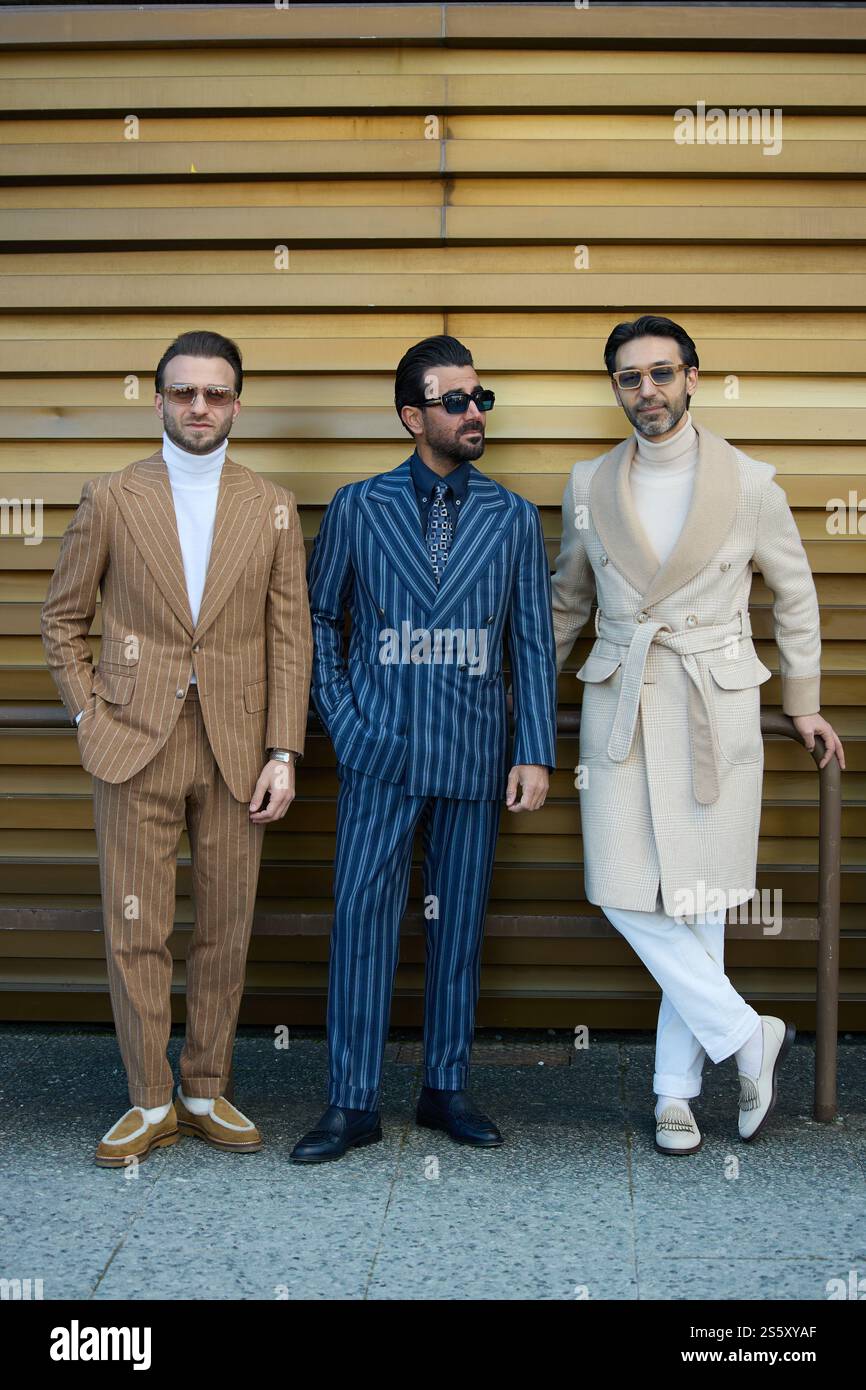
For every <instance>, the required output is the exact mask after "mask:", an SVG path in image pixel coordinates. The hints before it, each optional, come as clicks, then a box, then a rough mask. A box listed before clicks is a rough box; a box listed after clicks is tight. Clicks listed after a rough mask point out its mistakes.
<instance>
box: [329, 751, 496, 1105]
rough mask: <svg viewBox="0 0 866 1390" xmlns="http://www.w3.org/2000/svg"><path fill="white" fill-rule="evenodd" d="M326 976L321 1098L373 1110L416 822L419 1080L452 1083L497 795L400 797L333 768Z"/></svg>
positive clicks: (472, 996) (471, 992)
mask: <svg viewBox="0 0 866 1390" xmlns="http://www.w3.org/2000/svg"><path fill="white" fill-rule="evenodd" d="M338 771H339V776H340V791H339V796H338V799H337V843H336V858H335V872H334V925H333V929H332V932H331V953H330V966H329V979H328V1065H329V1083H330V1090H329V1103H330V1104H331V1105H340V1106H345V1107H348V1108H350V1109H354V1110H375V1109H377V1108H378V1106H379V1097H380V1085H381V1072H382V1056H383V1053H384V1049H385V1041H386V1038H387V1035H388V1019H389V1015H390V1011H391V995H392V993H393V989H394V975H395V972H396V969H397V959H398V955H399V933H400V920H401V918H402V916H403V912H404V910H405V907H406V899H407V896H408V890H409V871H410V867H411V859H412V842H413V838H414V834H415V830H416V827H417V826H419V825H420V827H421V834H422V840H423V847H424V893H425V897H429V896H430V895H433V897H434V900H435V904H434V905H435V906H436V910H437V911H438V916H430V917H428V916H427V915H426V913H425V924H424V925H425V930H426V936H427V965H426V974H425V984H424V1084H425V1085H426V1086H433V1087H435V1088H436V1089H437V1090H462V1089H463V1088H464V1087H465V1086H466V1082H467V1077H468V1073H469V1053H470V1050H471V1047H472V1038H473V1032H474V1027H475V1007H476V1004H477V1002H478V991H479V978H480V962H481V941H482V935H483V928H484V916H485V912H486V908H487V897H488V894H489V891H490V877H491V874H492V871H493V855H494V851H495V849H496V837H497V832H498V829H499V816H500V811H501V807H502V802H501V801H498V800H497V801H464V800H456V799H451V798H448V797H424V796H407V795H406V793H405V790H404V788H403V787H402V786H401V785H400V784H398V783H394V782H384V781H380V780H379V778H377V777H370V776H368V775H367V774H366V773H363V772H358V771H357V770H356V769H354V768H351V767H348V766H347V765H345V764H344V765H341V766H340V767H339V769H338Z"/></svg>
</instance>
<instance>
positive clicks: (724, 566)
mask: <svg viewBox="0 0 866 1390" xmlns="http://www.w3.org/2000/svg"><path fill="white" fill-rule="evenodd" d="M730 568H731V562H730V560H723V561H722V563H721V564H720V565H719V569H720V570H729V569H730Z"/></svg>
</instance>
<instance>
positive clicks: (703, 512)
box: [589, 425, 739, 608]
mask: <svg viewBox="0 0 866 1390" xmlns="http://www.w3.org/2000/svg"><path fill="white" fill-rule="evenodd" d="M695 430H696V432H697V436H698V462H697V467H696V469H695V481H694V487H693V489H692V498H691V504H690V506H689V511H688V514H687V516H686V519H685V521H684V523H683V529H682V531H681V532H680V534H679V537H678V538H677V543H676V545H675V546H674V548H673V550H672V551H671V553H670V555H669V556H668V558H667V560H666V561H665V563H664V564H663V565H660V564H659V558H658V556H657V555H656V554H655V551H654V550H653V548H652V545H651V544H650V540H649V537H648V536H647V533H646V531H645V530H644V528H643V526H642V525H641V522H640V518H639V516H638V514H637V509H636V507H635V505H634V499H633V498H632V493H631V485H630V482H629V471H630V469H631V465H632V460H633V459H634V456H635V452H636V449H637V440H636V439H635V437H634V435H630V436H629V438H628V439H626V440H624V441H623V442H622V444H618V445H617V446H616V448H614V449H611V451H610V453H608V454H606V455H605V457H604V458H603V459H602V461H601V463H600V464H599V466H598V468H597V469H596V470H595V473H594V474H593V476H592V481H591V483H590V492H589V498H590V511H591V514H592V520H593V524H594V525H595V529H596V531H597V532H598V535H599V538H600V540H601V543H602V545H603V546H604V548H605V550H606V551H607V553H608V554H609V556H610V558H611V560H612V561H613V563H614V564H615V565H616V567H617V569H618V570H619V571H620V573H621V574H624V575H625V577H626V579H628V581H629V583H630V584H632V585H633V586H634V587H635V588H636V589H637V590H638V592H639V593H640V595H641V603H642V607H644V608H649V607H650V606H651V605H652V604H654V603H659V602H660V601H661V600H662V599H664V598H667V597H668V595H669V594H672V593H674V592H675V591H676V590H677V589H680V588H682V586H683V585H684V584H687V583H688V582H689V580H690V579H693V578H694V576H695V575H696V574H697V573H698V571H699V570H700V569H702V568H703V567H704V565H705V564H706V563H707V561H708V559H709V558H710V557H711V556H712V555H714V554H715V553H716V551H717V550H718V548H719V546H720V545H721V544H722V542H723V541H724V539H725V537H726V536H727V534H728V532H729V531H730V529H731V527H732V525H733V523H734V518H735V516H736V510H737V500H738V497H739V469H738V465H737V456H736V453H735V452H734V450H733V448H732V447H731V445H730V444H729V443H728V442H727V440H726V439H721V438H720V437H719V436H718V435H716V434H713V433H712V432H711V431H710V430H708V429H707V428H706V427H705V426H704V425H695Z"/></svg>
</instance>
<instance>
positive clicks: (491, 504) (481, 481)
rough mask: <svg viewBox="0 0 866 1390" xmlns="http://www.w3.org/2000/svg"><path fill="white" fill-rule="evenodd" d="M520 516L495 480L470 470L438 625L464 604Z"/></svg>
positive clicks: (442, 588)
mask: <svg viewBox="0 0 866 1390" xmlns="http://www.w3.org/2000/svg"><path fill="white" fill-rule="evenodd" d="M516 515H517V508H516V507H511V506H509V505H508V500H507V498H505V497H503V495H502V493H501V492H500V490H499V488H498V487H497V486H496V484H495V483H494V482H493V481H492V479H490V478H488V477H486V476H485V475H484V474H483V473H481V472H479V470H478V469H477V468H475V467H474V466H472V467H470V472H469V490H468V493H467V496H466V501H465V503H464V505H463V507H462V509H461V513H460V520H459V522H458V525H457V529H456V531H455V533H454V540H453V541H452V542H451V549H450V551H449V553H448V563H447V564H446V566H445V571H444V573H443V575H442V580H441V583H440V585H439V588H438V590H437V594H436V602H435V604H434V606H433V612H432V614H431V619H432V620H433V621H434V622H435V621H438V619H439V618H440V617H444V616H445V615H446V614H447V613H449V612H451V611H453V610H454V609H455V608H456V607H457V605H458V604H459V603H460V602H461V600H462V599H463V596H464V595H465V594H466V593H467V591H468V590H469V589H470V588H471V587H472V585H473V584H474V583H475V580H476V579H477V577H478V575H479V573H480V572H481V571H482V570H483V569H484V568H485V567H486V566H488V565H489V564H490V559H491V556H492V555H493V553H494V552H495V550H496V549H497V547H498V546H500V545H501V544H502V536H501V531H502V528H503V527H504V526H505V525H507V524H509V523H513V521H514V518H515V517H516ZM429 563H430V562H429V560H428V564H429Z"/></svg>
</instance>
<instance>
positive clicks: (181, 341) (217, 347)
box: [156, 328, 244, 395]
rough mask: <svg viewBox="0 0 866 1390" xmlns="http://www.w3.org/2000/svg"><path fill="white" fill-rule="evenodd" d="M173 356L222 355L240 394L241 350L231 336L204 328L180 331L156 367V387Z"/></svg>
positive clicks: (242, 372)
mask: <svg viewBox="0 0 866 1390" xmlns="http://www.w3.org/2000/svg"><path fill="white" fill-rule="evenodd" d="M173 357H224V358H225V360H226V362H228V364H229V366H230V367H231V369H232V371H233V372H234V374H235V390H236V391H237V393H238V395H240V394H241V388H242V387H243V384H244V369H243V365H242V363H241V350H240V348H239V347H238V345H237V343H233V342H232V340H231V338H224V337H223V335H222V334H221V333H209V332H208V330H207V329H206V328H193V329H191V330H190V331H189V333H181V335H180V337H179V338H175V340H174V342H173V343H172V345H171V347H170V348H166V350H165V352H164V353H163V354H162V357H161V358H160V359H159V362H158V364H157V368H156V389H157V391H159V392H160V393H161V392H162V387H163V374H164V372H165V369H166V366H167V365H168V363H169V362H170V361H171V359H172V358H173Z"/></svg>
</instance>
